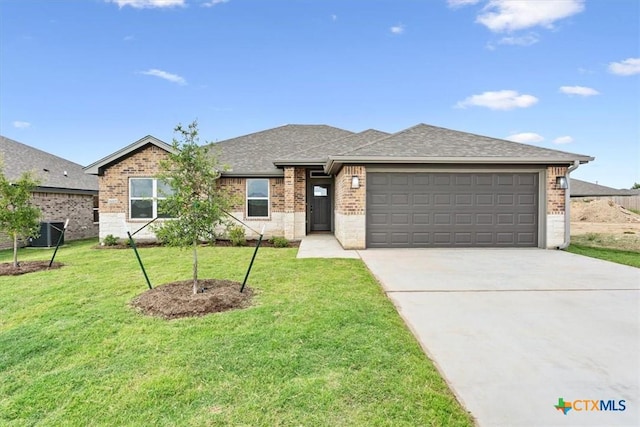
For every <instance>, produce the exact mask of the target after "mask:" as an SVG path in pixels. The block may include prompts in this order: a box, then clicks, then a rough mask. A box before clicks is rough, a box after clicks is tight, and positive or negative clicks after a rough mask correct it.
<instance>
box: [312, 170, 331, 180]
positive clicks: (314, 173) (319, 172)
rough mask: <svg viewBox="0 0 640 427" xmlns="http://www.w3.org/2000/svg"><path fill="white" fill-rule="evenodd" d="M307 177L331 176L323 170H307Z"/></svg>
mask: <svg viewBox="0 0 640 427" xmlns="http://www.w3.org/2000/svg"><path fill="white" fill-rule="evenodd" d="M309 177H311V178H331V175H327V174H326V173H324V171H309Z"/></svg>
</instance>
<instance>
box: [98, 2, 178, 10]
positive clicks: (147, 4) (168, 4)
mask: <svg viewBox="0 0 640 427" xmlns="http://www.w3.org/2000/svg"><path fill="white" fill-rule="evenodd" d="M106 1H107V3H115V4H117V5H118V7H120V8H123V7H125V6H131V7H133V8H135V9H151V8H154V7H159V8H162V7H175V6H184V5H185V3H184V2H185V0H106Z"/></svg>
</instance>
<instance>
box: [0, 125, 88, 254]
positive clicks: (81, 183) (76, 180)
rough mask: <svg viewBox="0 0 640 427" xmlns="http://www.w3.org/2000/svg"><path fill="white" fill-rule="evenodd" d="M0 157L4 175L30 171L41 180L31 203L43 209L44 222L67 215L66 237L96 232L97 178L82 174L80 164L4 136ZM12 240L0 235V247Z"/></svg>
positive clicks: (84, 236)
mask: <svg viewBox="0 0 640 427" xmlns="http://www.w3.org/2000/svg"><path fill="white" fill-rule="evenodd" d="M0 158H2V160H3V170H4V174H5V176H6V177H7V178H9V179H17V178H19V177H20V175H21V174H22V173H23V172H26V171H32V172H33V173H34V176H35V177H36V178H37V179H39V180H40V185H39V186H38V187H37V188H36V189H35V191H34V192H33V203H34V205H36V206H38V207H39V208H40V210H41V211H42V218H41V220H42V221H43V222H62V223H64V222H65V221H66V220H67V219H69V226H68V228H67V231H66V233H65V236H64V237H65V240H75V239H84V238H88V237H96V236H97V235H98V179H97V178H96V177H94V176H90V175H87V174H85V173H84V171H83V169H82V166H81V165H79V164H77V163H73V162H71V161H69V160H65V159H62V158H60V157H57V156H54V155H53V154H49V153H46V152H44V151H41V150H38V149H36V148H33V147H30V146H28V145H25V144H22V143H20V142H17V141H14V140H12V139H9V138H5V137H3V136H0ZM11 244H12V243H11V240H10V239H8V237H7V236H0V247H8V246H10V245H11ZM54 244H55V242H54Z"/></svg>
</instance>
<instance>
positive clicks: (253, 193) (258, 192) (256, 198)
mask: <svg viewBox="0 0 640 427" xmlns="http://www.w3.org/2000/svg"><path fill="white" fill-rule="evenodd" d="M268 216H269V180H268V179H247V217H250V218H261V217H262V218H265V217H268Z"/></svg>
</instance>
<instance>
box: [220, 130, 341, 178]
mask: <svg viewBox="0 0 640 427" xmlns="http://www.w3.org/2000/svg"><path fill="white" fill-rule="evenodd" d="M352 134H353V132H350V131H348V130H344V129H339V128H335V127H332V126H327V125H285V126H280V127H277V128H274V129H268V130H264V131H260V132H256V133H252V134H249V135H244V136H240V137H237V138H232V139H227V140H224V141H220V142H216V143H213V144H211V145H210V147H212V148H214V149H218V150H219V160H220V163H222V164H226V165H229V166H230V167H231V170H229V171H227V172H225V175H265V176H266V175H278V176H280V175H282V170H280V169H278V168H277V167H276V166H275V165H274V164H273V162H274V160H276V159H280V158H286V156H288V155H289V154H291V153H294V152H300V151H305V150H308V149H311V148H313V147H316V146H322V145H323V144H327V143H330V142H332V141H336V140H339V139H341V138H344V137H345V136H349V135H352Z"/></svg>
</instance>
